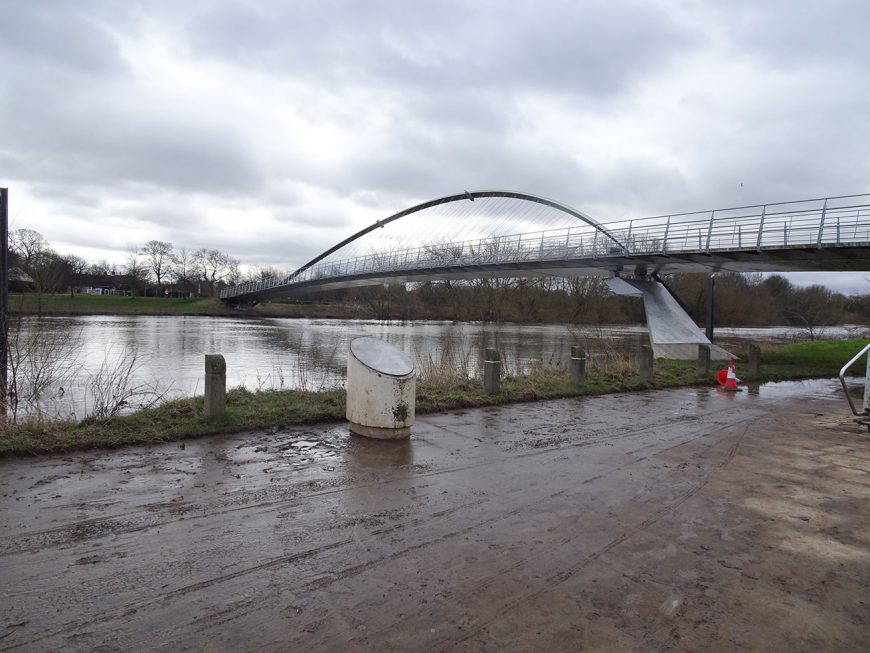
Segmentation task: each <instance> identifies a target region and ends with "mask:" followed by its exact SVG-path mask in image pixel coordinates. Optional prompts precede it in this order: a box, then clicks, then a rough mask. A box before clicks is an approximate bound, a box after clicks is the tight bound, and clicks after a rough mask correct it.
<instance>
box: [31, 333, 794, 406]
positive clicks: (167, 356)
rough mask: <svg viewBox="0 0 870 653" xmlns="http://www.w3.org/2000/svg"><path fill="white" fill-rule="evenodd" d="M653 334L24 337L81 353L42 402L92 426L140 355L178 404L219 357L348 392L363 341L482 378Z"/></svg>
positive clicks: (151, 377)
mask: <svg viewBox="0 0 870 653" xmlns="http://www.w3.org/2000/svg"><path fill="white" fill-rule="evenodd" d="M756 331H757V330H756ZM768 331H770V333H772V334H774V335H775V333H776V332H777V330H776V329H773V330H768ZM644 332H645V328H644V327H642V326H635V327H577V326H569V325H513V324H500V325H493V324H480V323H450V322H414V323H397V322H375V321H366V320H312V319H283V318H265V319H256V318H246V319H239V318H223V317H197V316H188V317H172V316H169V317H167V316H77V317H44V318H29V319H25V320H24V321H23V325H22V334H23V335H24V336H27V334H31V335H33V334H39V335H40V338H42V335H41V334H43V333H45V334H53V337H54V339H55V340H58V338H61V339H64V340H65V341H67V342H69V343H71V344H74V345H75V346H74V347H72V346H71V347H70V348H69V349H70V351H69V352H66V353H64V354H63V355H60V356H55V357H54V358H56V359H63V360H65V361H67V362H68V363H70V365H69V366H70V367H71V368H72V372H71V374H70V375H69V378H64V379H63V380H62V382H61V380H56V382H55V383H54V384H53V385H51V384H50V385H51V387H47V388H46V390H45V392H44V393H43V394H42V399H43V405H42V408H43V410H44V412H45V413H46V414H49V415H51V416H74V417H84V416H85V415H86V414H87V412H88V411H89V410H90V409H91V408H92V400H91V399H89V389H88V384H89V381H90V380H91V379H93V377H94V375H96V374H97V373H98V372H99V370H100V367H101V366H102V365H103V364H104V362H105V361H106V360H112V359H118V358H119V357H121V356H123V355H127V354H129V353H130V352H134V353H135V355H136V359H137V360H136V363H137V364H136V367H135V369H134V370H133V382H135V383H138V384H153V385H154V386H155V387H158V388H159V389H160V391H161V392H165V394H166V396H167V397H169V398H171V397H181V396H190V395H194V394H198V393H201V392H202V383H203V381H202V378H203V372H204V368H203V355H204V354H211V353H220V354H223V355H224V357H225V358H226V361H227V384H228V386H229V387H231V388H232V387H236V386H245V387H247V388H249V389H251V390H256V389H282V388H304V389H309V390H317V389H325V388H333V387H340V386H341V385H343V383H344V374H345V365H346V356H347V350H348V343H349V342H350V340H351V339H353V338H355V337H357V336H375V337H378V338H382V339H384V340H386V341H388V342H390V343H391V344H393V345H394V346H396V347H398V348H399V349H401V350H403V351H405V352H407V353H408V354H409V355H410V356H411V357H412V359H413V360H415V361H416V362H417V365H418V368H427V367H428V368H435V369H439V368H442V367H443V368H446V369H451V370H457V371H459V372H461V373H462V374H465V375H469V376H476V375H478V374H479V370H480V368H481V362H482V355H483V350H484V349H485V348H486V347H496V348H498V349H499V350H500V351H501V352H502V354H503V366H504V370H505V372H506V373H508V374H515V373H521V372H524V371H527V370H528V369H529V368H530V367H531V366H533V365H538V364H540V363H544V364H554V365H555V364H561V365H564V364H567V361H568V359H569V357H570V349H571V345H572V344H577V343H580V344H585V343H586V342H589V341H594V340H596V339H598V340H614V339H620V340H631V339H632V337H633V336H636V335H638V334H641V333H644ZM734 334H735V335H741V333H740V332H739V331H735V332H734ZM757 335H760V334H757ZM593 349H594V348H593ZM61 387H62V388H63V390H62V391H61ZM753 392H754V391H753ZM700 399H702V397H700V396H699V400H700ZM134 407H135V406H131V408H134Z"/></svg>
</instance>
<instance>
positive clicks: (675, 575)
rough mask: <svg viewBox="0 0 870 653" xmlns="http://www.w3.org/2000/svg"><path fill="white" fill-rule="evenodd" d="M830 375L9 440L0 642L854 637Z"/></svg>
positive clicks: (867, 574)
mask: <svg viewBox="0 0 870 653" xmlns="http://www.w3.org/2000/svg"><path fill="white" fill-rule="evenodd" d="M845 407H846V406H845V402H844V401H843V399H842V396H840V395H838V394H837V393H836V386H835V385H834V383H832V382H830V381H824V382H811V383H791V384H784V385H779V386H769V387H763V388H762V389H761V391H760V392H757V393H750V392H743V393H741V394H740V395H738V396H737V397H732V396H727V395H723V394H719V393H717V392H716V391H715V390H708V389H698V388H686V389H676V390H666V391H656V392H648V393H639V394H631V395H611V396H601V397H593V398H586V399H576V400H561V401H551V402H543V403H533V404H522V405H515V406H510V407H504V408H494V409H481V410H469V411H465V412H456V413H450V414H442V415H433V416H428V417H423V418H421V419H419V421H418V422H417V424H416V425H415V427H414V434H413V437H412V438H411V440H410V441H408V442H381V441H369V440H363V439H360V438H357V437H350V436H349V435H348V433H347V427H346V426H345V425H341V424H335V425H328V426H325V427H322V428H321V427H317V428H302V429H288V430H279V431H276V432H274V433H272V432H259V433H248V434H241V435H236V436H228V437H219V438H204V439H200V440H195V441H189V442H187V443H186V444H184V445H181V444H178V443H176V444H169V445H162V446H153V447H144V448H129V449H124V450H120V451H95V452H86V453H76V454H71V455H65V456H57V457H47V458H37V459H29V460H5V461H2V462H0V471H2V486H0V494H2V504H0V505H2V518H3V519H2V532H0V555H2V558H0V565H2V567H0V592H2V594H0V597H2V605H0V608H2V610H0V614H2V623H0V649H3V650H7V649H10V650H34V651H37V650H38V651H43V650H73V651H77V650H82V651H85V650H88V651H90V650H97V651H102V650H134V651H149V650H171V651H181V650H214V651H221V650H228V651H242V650H245V651H247V650H256V651H260V650H265V651H295V650H300V651H302V650H304V651H441V650H450V651H454V650H456V651H574V650H602V651H659V650H685V651H733V650H749V651H752V650H756V651H825V650H831V651H858V650H867V649H868V642H870V591H868V590H870V587H868V584H870V474H868V471H870V439H868V436H867V434H866V431H865V432H863V433H862V431H861V430H860V429H859V428H858V427H856V426H855V425H853V424H852V423H851V422H850V420H849V419H848V416H847V414H846V413H847V411H846V410H845Z"/></svg>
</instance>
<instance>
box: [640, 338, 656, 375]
mask: <svg viewBox="0 0 870 653" xmlns="http://www.w3.org/2000/svg"><path fill="white" fill-rule="evenodd" d="M640 380H641V381H642V382H643V383H652V380H653V350H652V347H650V346H649V345H644V346H643V347H641V348H640Z"/></svg>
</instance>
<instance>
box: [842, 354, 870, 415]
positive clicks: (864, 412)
mask: <svg viewBox="0 0 870 653" xmlns="http://www.w3.org/2000/svg"><path fill="white" fill-rule="evenodd" d="M868 352H870V342H868V343H867V345H866V346H865V347H864V349H862V350H861V351H859V352H858V353H857V354H856V355H855V357H854V358H852V360H850V361H849V362H848V363H846V364H845V365H844V366H843V369H841V370H840V375H839V376H840V383H841V384H842V386H843V392H845V393H846V401H848V402H849V408H851V409H852V414H853V415H857V416H858V417H864V416H865V415H867V414H868V411H867V410H865V411H863V412H860V413H859V412H858V411H857V410H855V404H854V403H853V402H852V397H851V395H850V394H849V388H848V387H847V386H846V372H847V371H848V370H849V368H850V367H852V366H853V365H854V364H855V363H856V362H858V360H859V359H860V358H861V357H862V356H863V355H864V354H867V353H868ZM867 383H870V379H867Z"/></svg>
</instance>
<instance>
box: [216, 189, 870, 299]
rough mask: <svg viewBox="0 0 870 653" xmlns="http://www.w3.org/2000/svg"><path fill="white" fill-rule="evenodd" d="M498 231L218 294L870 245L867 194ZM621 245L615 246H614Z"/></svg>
mask: <svg viewBox="0 0 870 653" xmlns="http://www.w3.org/2000/svg"><path fill="white" fill-rule="evenodd" d="M603 226H604V227H605V228H606V230H607V233H608V234H610V236H612V237H605V236H604V235H602V232H601V230H599V229H596V228H594V227H592V226H590V225H586V224H578V225H576V226H571V227H562V228H558V229H549V230H545V231H537V232H530V233H521V234H510V235H499V236H493V237H491V238H480V239H477V240H467V241H462V242H447V243H443V242H438V243H420V244H418V245H416V246H414V247H409V248H406V249H396V250H390V251H373V252H371V253H368V254H365V255H363V256H355V257H352V258H346V259H338V260H326V261H323V262H322V263H319V264H317V265H314V266H312V267H309V268H307V269H305V270H302V271H300V272H298V273H292V274H290V275H287V276H285V277H275V278H271V279H265V280H262V281H255V282H253V281H252V282H249V283H244V284H241V285H238V286H234V287H231V288H225V289H223V290H222V291H221V293H220V297H221V299H227V300H229V299H233V298H239V297H245V296H251V297H256V296H257V294H258V293H263V292H264V291H274V290H275V289H278V288H282V287H286V288H287V289H288V294H289V293H290V292H291V288H292V286H294V285H296V284H303V283H305V284H309V283H310V282H316V281H321V280H323V281H325V280H331V281H336V280H340V279H342V278H345V277H346V278H352V277H359V276H372V275H377V274H390V273H393V274H394V273H398V272H402V271H407V272H409V273H412V272H413V271H415V270H425V269H432V268H450V267H455V268H465V267H473V266H480V265H500V264H516V263H535V262H540V263H542V264H543V263H551V262H553V261H571V260H572V259H592V260H593V261H594V260H597V259H600V260H601V261H602V264H603V263H604V262H605V261H606V260H607V259H611V258H617V257H625V256H640V255H663V256H668V255H677V254H692V253H701V254H713V253H729V252H734V253H736V252H741V251H758V252H763V251H765V250H773V249H783V248H818V249H823V248H829V247H841V246H849V245H858V244H866V243H870V194H862V195H843V196H839V197H828V198H819V199H811V200H800V201H794V202H778V203H773V204H764V205H755V206H740V207H733V208H727V209H716V210H713V211H701V212H693V213H680V214H672V215H660V216H653V217H648V218H639V219H633V220H623V221H619V222H610V223H604V224H603ZM616 243H619V244H616Z"/></svg>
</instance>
